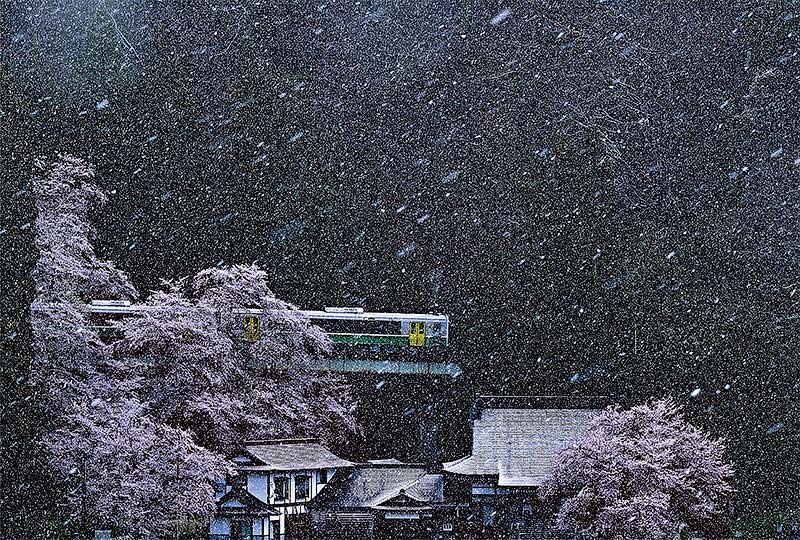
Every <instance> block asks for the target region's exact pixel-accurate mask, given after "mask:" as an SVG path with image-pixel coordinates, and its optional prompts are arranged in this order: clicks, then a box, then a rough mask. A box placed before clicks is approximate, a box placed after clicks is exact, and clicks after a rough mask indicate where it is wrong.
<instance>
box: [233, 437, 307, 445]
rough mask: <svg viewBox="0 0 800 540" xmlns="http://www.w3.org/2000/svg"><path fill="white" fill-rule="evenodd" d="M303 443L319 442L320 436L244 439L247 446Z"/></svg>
mask: <svg viewBox="0 0 800 540" xmlns="http://www.w3.org/2000/svg"><path fill="white" fill-rule="evenodd" d="M303 443H315V444H319V438H318V437H303V438H297V439H250V440H247V441H244V444H245V446H248V445H249V446H255V445H259V446H265V445H270V444H303Z"/></svg>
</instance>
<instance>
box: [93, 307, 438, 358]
mask: <svg viewBox="0 0 800 540" xmlns="http://www.w3.org/2000/svg"><path fill="white" fill-rule="evenodd" d="M86 309H87V311H88V312H89V313H90V314H92V315H93V318H94V319H95V321H96V323H95V326H94V328H95V329H96V331H97V332H98V334H99V335H100V336H101V337H113V335H114V334H115V328H114V327H112V326H110V325H109V324H108V321H109V320H112V319H118V318H121V317H125V316H130V315H135V314H137V313H142V312H144V311H147V309H148V307H147V306H137V305H133V304H131V303H130V302H127V301H119V300H93V301H92V303H91V304H90V305H88V306H86ZM296 314H298V315H300V316H301V317H302V318H304V319H307V320H308V321H309V323H310V324H314V325H316V326H319V327H320V328H321V329H322V330H323V331H324V332H325V333H326V334H327V335H328V337H329V338H330V340H331V341H332V342H333V343H334V344H342V345H351V346H367V347H370V348H375V347H387V348H392V349H394V348H404V347H424V348H438V347H447V345H448V341H449V329H450V328H449V327H450V320H449V318H448V317H447V315H433V314H429V313H383V312H380V313H369V312H365V311H364V310H363V309H362V308H336V307H328V308H325V309H324V310H322V311H315V310H298V311H297V312H296ZM233 315H234V317H235V318H236V320H237V325H238V326H239V328H241V332H242V334H241V337H242V339H243V340H245V341H258V340H260V339H261V337H262V333H263V332H264V331H269V329H268V328H267V326H268V325H267V324H266V323H265V322H264V321H266V320H267V319H268V318H269V316H270V315H272V314H269V313H266V312H265V311H264V310H262V309H253V308H240V309H234V310H233Z"/></svg>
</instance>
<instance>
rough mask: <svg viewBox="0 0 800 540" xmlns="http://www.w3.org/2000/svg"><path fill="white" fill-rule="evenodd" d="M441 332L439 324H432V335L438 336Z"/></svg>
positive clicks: (440, 324)
mask: <svg viewBox="0 0 800 540" xmlns="http://www.w3.org/2000/svg"><path fill="white" fill-rule="evenodd" d="M441 331H442V323H439V322H437V323H433V333H434V334H438V333H439V332H441Z"/></svg>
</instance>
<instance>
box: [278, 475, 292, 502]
mask: <svg viewBox="0 0 800 540" xmlns="http://www.w3.org/2000/svg"><path fill="white" fill-rule="evenodd" d="M275 499H276V500H278V501H287V500H289V479H288V478H287V477H285V476H277V477H275Z"/></svg>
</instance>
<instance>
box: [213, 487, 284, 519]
mask: <svg viewBox="0 0 800 540" xmlns="http://www.w3.org/2000/svg"><path fill="white" fill-rule="evenodd" d="M217 512H218V513H219V514H221V515H250V514H258V515H269V516H279V515H280V514H281V513H280V511H278V510H277V509H275V508H274V507H272V506H269V505H268V504H266V503H265V502H264V501H262V500H260V499H259V498H258V497H256V496H255V495H253V494H252V493H249V492H248V491H247V490H245V489H242V488H238V487H234V488H232V489H231V490H230V491H229V492H228V493H226V494H225V495H223V496H222V497H221V498H220V499H219V500H218V501H217Z"/></svg>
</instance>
